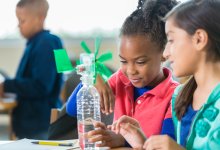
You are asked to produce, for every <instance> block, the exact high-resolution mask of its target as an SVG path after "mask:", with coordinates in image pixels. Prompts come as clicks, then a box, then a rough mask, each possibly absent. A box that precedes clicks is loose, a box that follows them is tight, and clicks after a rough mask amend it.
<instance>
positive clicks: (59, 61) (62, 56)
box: [54, 49, 75, 73]
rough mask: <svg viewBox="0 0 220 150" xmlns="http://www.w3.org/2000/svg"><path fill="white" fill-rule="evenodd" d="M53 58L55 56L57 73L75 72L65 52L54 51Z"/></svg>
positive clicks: (61, 50)
mask: <svg viewBox="0 0 220 150" xmlns="http://www.w3.org/2000/svg"><path fill="white" fill-rule="evenodd" d="M54 56H55V63H56V68H57V72H58V73H62V72H65V71H73V70H75V69H74V68H73V66H72V64H71V61H70V59H69V57H68V55H67V52H66V50H64V49H55V50H54Z"/></svg>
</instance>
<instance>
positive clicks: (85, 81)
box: [80, 75, 94, 85]
mask: <svg viewBox="0 0 220 150" xmlns="http://www.w3.org/2000/svg"><path fill="white" fill-rule="evenodd" d="M80 79H81V81H82V84H83V85H93V80H94V78H93V77H92V76H88V75H84V76H82V77H81V78H80Z"/></svg>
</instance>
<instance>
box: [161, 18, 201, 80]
mask: <svg viewBox="0 0 220 150" xmlns="http://www.w3.org/2000/svg"><path fill="white" fill-rule="evenodd" d="M165 27H166V34H167V41H168V42H167V44H166V48H165V50H164V53H163V55H164V57H165V58H168V59H169V61H170V63H171V68H172V69H173V73H174V75H175V76H177V77H182V76H188V75H192V74H194V72H195V69H196V66H197V64H198V59H199V58H198V53H197V52H196V50H195V46H194V44H193V43H194V42H193V36H191V35H189V34H188V33H187V32H186V31H185V30H183V29H181V28H179V27H177V26H176V25H175V23H174V21H173V20H172V18H171V19H168V20H167V21H166V26H165Z"/></svg>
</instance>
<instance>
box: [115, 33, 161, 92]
mask: <svg viewBox="0 0 220 150" xmlns="http://www.w3.org/2000/svg"><path fill="white" fill-rule="evenodd" d="M119 58H120V61H121V69H122V72H123V73H124V74H125V75H126V76H127V77H128V79H129V80H130V81H131V83H132V84H133V86H135V87H139V88H140V87H145V86H155V84H157V81H158V79H159V78H160V77H161V74H160V73H161V59H162V51H161V50H160V48H159V46H158V45H157V44H156V43H154V42H152V41H151V40H150V39H149V38H147V37H146V36H144V35H136V36H122V37H121V41H120V47H119Z"/></svg>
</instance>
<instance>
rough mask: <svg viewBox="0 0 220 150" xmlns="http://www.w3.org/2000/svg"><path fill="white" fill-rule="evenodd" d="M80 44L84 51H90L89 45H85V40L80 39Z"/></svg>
mask: <svg viewBox="0 0 220 150" xmlns="http://www.w3.org/2000/svg"><path fill="white" fill-rule="evenodd" d="M81 46H82V48H83V49H84V50H85V52H86V53H88V54H90V53H91V50H90V49H89V47H88V46H87V45H86V42H85V41H82V42H81Z"/></svg>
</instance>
